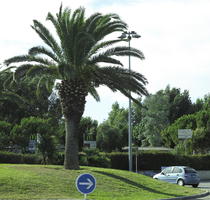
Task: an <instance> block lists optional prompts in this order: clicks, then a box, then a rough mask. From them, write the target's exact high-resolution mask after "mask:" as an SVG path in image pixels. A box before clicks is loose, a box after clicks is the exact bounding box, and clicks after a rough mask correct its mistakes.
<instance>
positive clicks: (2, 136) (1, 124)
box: [0, 121, 12, 150]
mask: <svg viewBox="0 0 210 200" xmlns="http://www.w3.org/2000/svg"><path fill="white" fill-rule="evenodd" d="M11 129H12V124H10V123H8V122H5V121H0V150H5V148H7V147H9V146H10V142H11V141H12V139H11V136H10V131H11Z"/></svg>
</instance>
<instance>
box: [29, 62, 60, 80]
mask: <svg viewBox="0 0 210 200" xmlns="http://www.w3.org/2000/svg"><path fill="white" fill-rule="evenodd" d="M44 75H51V76H53V77H58V70H57V67H56V66H53V65H52V66H44V65H33V66H31V68H30V69H28V71H27V73H26V76H31V77H33V76H44Z"/></svg>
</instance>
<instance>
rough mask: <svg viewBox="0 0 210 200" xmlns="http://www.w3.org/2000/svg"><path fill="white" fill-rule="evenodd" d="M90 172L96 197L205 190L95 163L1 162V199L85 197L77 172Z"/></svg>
mask: <svg viewBox="0 0 210 200" xmlns="http://www.w3.org/2000/svg"><path fill="white" fill-rule="evenodd" d="M82 173H91V174H92V175H94V176H95V178H96V182H97V185H96V189H95V191H94V192H93V193H91V194H89V195H88V196H87V198H88V199H95V200H110V199H111V200H152V199H163V198H170V197H177V196H186V195H192V194H198V193H202V191H201V190H199V189H194V188H190V187H181V186H178V185H175V184H169V183H165V182H162V181H157V180H153V179H152V178H150V177H146V176H143V175H139V174H136V173H132V172H128V171H122V170H113V169H104V168H93V167H81V170H64V169H63V167H62V166H52V165H46V166H44V165H18V164H0V199H6V198H8V199H45V198H46V199H56V198H58V199H68V198H69V199H71V198H72V199H83V194H81V193H79V192H78V191H77V189H76V186H75V180H76V178H77V176H79V175H80V174H82Z"/></svg>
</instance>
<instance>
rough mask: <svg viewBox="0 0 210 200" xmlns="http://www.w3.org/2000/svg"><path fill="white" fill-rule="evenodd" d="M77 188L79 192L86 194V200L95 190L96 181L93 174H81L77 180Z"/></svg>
mask: <svg viewBox="0 0 210 200" xmlns="http://www.w3.org/2000/svg"><path fill="white" fill-rule="evenodd" d="M76 187H77V190H78V191H79V192H81V193H82V194H84V199H86V198H87V194H90V193H91V192H93V191H94V190H95V188H96V179H95V177H94V176H93V175H91V174H88V173H87V174H81V175H79V176H78V177H77V179H76Z"/></svg>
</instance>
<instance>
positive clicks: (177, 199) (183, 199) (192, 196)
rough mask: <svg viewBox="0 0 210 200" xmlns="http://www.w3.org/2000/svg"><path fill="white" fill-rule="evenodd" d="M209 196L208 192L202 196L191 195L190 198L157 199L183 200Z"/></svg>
mask: <svg viewBox="0 0 210 200" xmlns="http://www.w3.org/2000/svg"><path fill="white" fill-rule="evenodd" d="M209 194H210V193H209V192H205V193H202V194H196V195H191V196H184V197H175V198H169V199H158V200H185V199H193V198H200V197H205V196H208V195H209Z"/></svg>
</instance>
